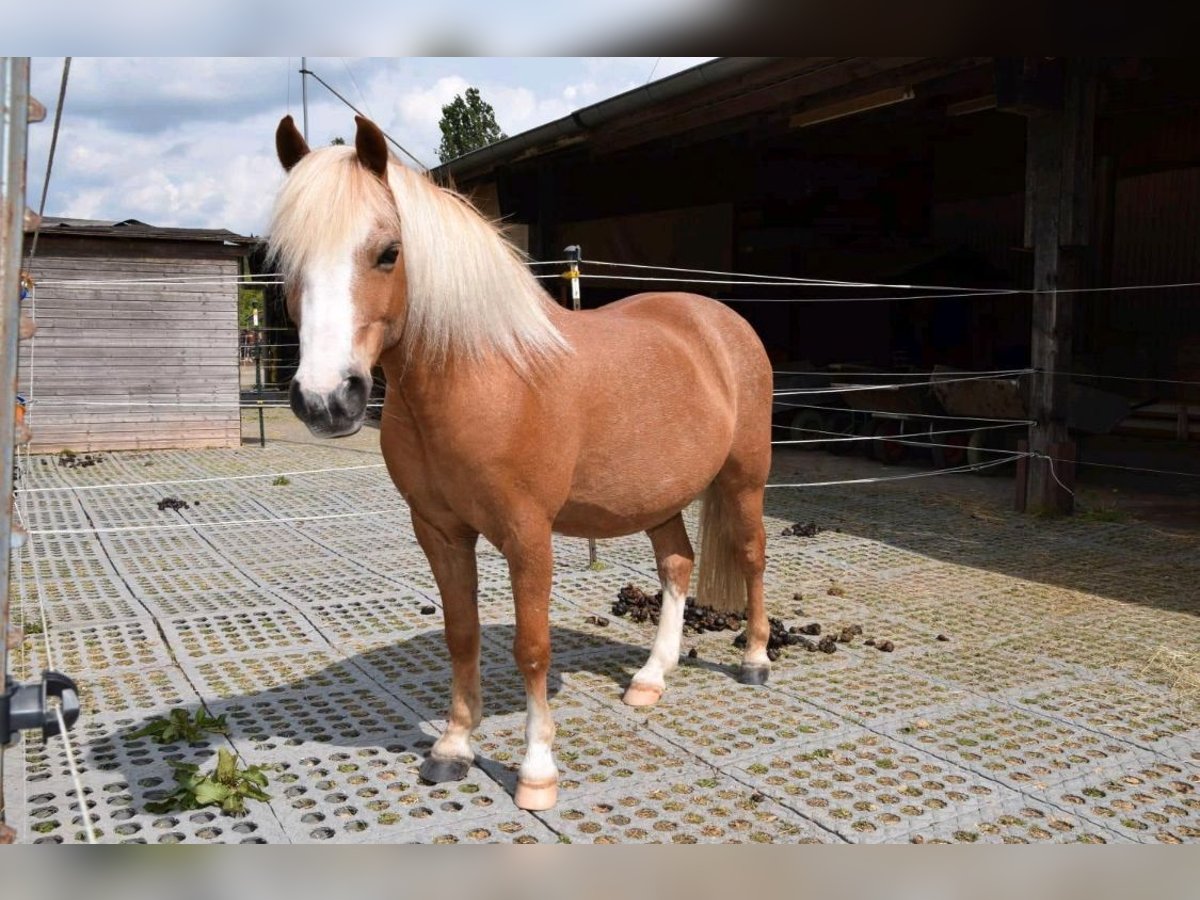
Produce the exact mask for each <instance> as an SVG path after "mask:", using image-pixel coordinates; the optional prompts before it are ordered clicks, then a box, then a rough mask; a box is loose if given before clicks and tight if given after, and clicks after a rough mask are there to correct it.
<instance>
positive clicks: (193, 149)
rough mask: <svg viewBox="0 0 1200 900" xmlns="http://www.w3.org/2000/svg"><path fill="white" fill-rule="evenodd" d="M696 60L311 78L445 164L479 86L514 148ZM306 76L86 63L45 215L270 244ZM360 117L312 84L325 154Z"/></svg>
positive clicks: (35, 162) (474, 64) (412, 65)
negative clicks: (519, 139)
mask: <svg viewBox="0 0 1200 900" xmlns="http://www.w3.org/2000/svg"><path fill="white" fill-rule="evenodd" d="M696 61H698V60H676V59H663V60H660V61H658V65H657V68H655V60H654V59H653V58H650V57H638V58H617V59H607V58H591V59H583V60H575V59H546V60H529V59H511V60H510V59H497V60H474V59H461V60H456V59H401V60H390V59H389V60H366V61H364V60H356V61H354V63H353V69H354V70H357V71H356V75H355V76H354V79H353V81H351V79H350V78H349V77H348V76H347V75H346V73H347V72H348V71H349V69H348V67H347V66H348V65H349V64H346V65H343V61H339V60H317V61H315V62H314V61H313V60H310V66H312V67H313V69H314V70H315V71H319V72H321V74H322V75H323V77H325V78H326V79H327V80H329V81H330V82H331V83H334V84H335V86H337V87H338V89H339V90H341V91H342V92H343V93H344V94H346V96H347V97H348V98H349V99H351V100H352V101H353V102H354V103H356V105H359V106H361V107H363V108H364V110H365V111H367V112H368V113H369V114H370V115H372V116H373V117H374V118H375V119H376V121H377V122H379V124H380V125H381V126H382V127H384V128H385V129H386V130H387V131H388V132H389V133H390V134H392V135H393V136H394V137H395V138H396V139H397V140H398V141H400V142H401V143H402V144H403V145H404V146H405V147H407V148H409V149H410V150H411V151H412V152H413V153H415V154H416V155H417V156H418V157H420V158H421V159H423V160H424V161H426V162H429V163H436V148H437V145H438V142H439V140H440V137H441V135H440V132H439V130H438V121H439V119H440V117H441V109H442V106H444V105H445V104H447V103H449V102H450V101H451V100H452V99H453V98H454V96H455V95H456V94H461V93H462V92H464V91H465V90H466V89H467V87H469V86H472V85H474V86H476V87H478V88H479V89H480V92H481V94H482V95H483V97H484V99H485V100H487V101H488V102H489V103H491V104H492V106H493V107H494V108H495V111H496V118H497V121H498V122H499V124H500V127H501V128H503V129H504V131H505V132H506V133H507V134H509V135H513V134H517V133H519V132H522V131H525V130H527V129H529V128H533V127H536V126H538V125H541V124H543V123H545V122H548V121H551V120H553V119H556V118H559V117H561V116H565V115H567V114H568V113H570V112H571V111H572V110H575V109H578V108H579V107H581V106H586V105H588V104H590V103H595V102H597V101H599V100H601V99H603V98H605V97H608V96H612V95H614V94H616V93H619V92H620V91H622V90H626V89H628V88H630V87H634V86H638V85H640V84H642V83H644V82H645V80H646V78H647V77H648V76H649V75H650V72H651V70H652V69H654V73H655V74H654V77H655V78H656V79H657V78H659V77H662V76H663V75H665V74H669V73H671V72H673V71H678V70H679V69H681V68H684V67H686V66H687V65H692V64H694V63H695V62H696ZM60 63H61V61H60V60H56V59H49V60H37V61H35V64H34V84H33V92H34V95H35V96H38V97H39V98H40V99H42V100H43V101H44V102H47V101H49V102H47V105H48V106H51V107H52V105H53V100H54V98H55V97H56V96H57V90H58V77H59V71H60V69H59V66H60ZM298 67H299V60H298V59H296V58H292V59H291V60H290V61H289V60H285V59H282V58H275V59H193V58H182V59H169V60H162V59H77V60H75V61H74V63H73V66H72V71H71V82H70V89H69V92H68V97H67V103H66V107H65V115H64V118H63V130H62V133H61V135H60V138H59V144H58V158H57V160H56V162H55V169H54V175H53V179H52V183H51V191H50V197H49V202H48V204H47V209H46V212H47V214H49V215H69V216H78V217H81V218H103V219H124V218H137V219H142V220H144V221H146V222H150V223H152V224H155V225H165V226H170V225H177V226H190V227H210V228H230V229H233V230H235V231H240V232H244V233H259V234H261V233H262V232H263V231H264V229H265V227H266V221H267V216H268V214H269V210H270V205H271V202H272V200H273V197H274V193H275V190H276V188H277V186H278V184H279V183H280V181H281V180H282V173H281V171H280V169H279V165H278V163H277V162H276V160H275V151H274V132H275V127H276V125H277V123H278V121H279V117H280V116H281V115H282V114H283V113H284V112H287V111H290V112H292V113H294V114H295V115H296V116H297V120H299V118H300V116H299V112H300V91H299V82H298V76H297V75H296V71H295V70H296V69H297V68H298ZM289 73H290V74H289ZM289 78H290V82H289ZM354 82H357V85H355V84H354ZM289 84H290V87H289ZM359 88H361V94H360V92H359ZM51 113H53V109H51ZM352 116H353V113H352V112H351V111H349V110H347V109H346V108H345V107H344V106H343V105H342V104H341V103H340V102H339V101H338V100H336V99H335V98H333V97H332V96H330V95H329V94H328V93H327V92H326V91H325V90H324V89H323V88H321V87H320V86H319V85H317V84H315V83H310V86H309V124H310V131H309V133H310V139H311V142H312V143H313V144H314V145H319V144H324V143H328V142H329V140H330V139H332V138H333V137H335V136H340V137H343V138H345V139H346V140H352V139H353V128H354V124H353V118H352ZM50 121H51V119H48V120H47V121H46V122H45V123H42V124H40V125H35V126H33V128H31V130H30V165H29V196H30V198H31V199H30V201H29V202H30V205H36V202H37V198H38V196H39V193H40V190H41V181H42V173H43V171H44V168H45V160H46V154H47V152H48V148H49V143H50V134H51V128H50Z"/></svg>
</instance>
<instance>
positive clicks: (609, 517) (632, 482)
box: [554, 452, 725, 538]
mask: <svg viewBox="0 0 1200 900" xmlns="http://www.w3.org/2000/svg"><path fill="white" fill-rule="evenodd" d="M705 456H706V457H708V458H704V459H696V458H693V459H690V460H688V462H687V464H683V461H682V460H675V462H676V463H678V464H677V465H674V466H666V465H662V463H663V462H665V460H661V461H656V462H658V463H659V464H657V465H646V464H645V463H644V462H643V463H642V464H639V465H632V466H629V465H625V466H622V465H612V466H603V467H601V468H599V469H597V470H592V471H587V470H584V471H581V472H577V478H576V482H575V484H574V485H573V486H572V490H571V493H570V496H569V497H568V498H567V502H566V503H565V504H564V505H563V506H562V508H561V509H560V510H559V513H558V515H557V516H556V517H555V519H554V530H555V531H557V532H559V533H560V534H567V535H572V536H575V537H595V538H605V537H618V536H620V535H625V534H634V533H636V532H639V531H645V530H646V529H648V528H653V527H655V526H656V525H661V524H662V523H663V522H665V521H666V520H667V519H669V518H671V517H672V516H673V515H675V514H676V513H678V512H679V511H680V510H681V509H683V508H684V507H686V506H687V505H688V504H689V503H691V502H692V501H693V500H695V499H696V497H697V496H698V495H699V494H700V492H701V491H703V490H704V489H705V488H706V487H708V485H709V483H710V482H711V481H712V479H713V478H714V477H715V476H716V474H717V471H718V470H719V469H720V467H721V465H722V463H723V462H724V459H725V454H724V453H721V452H716V453H711V454H705Z"/></svg>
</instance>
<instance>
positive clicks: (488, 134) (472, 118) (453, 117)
mask: <svg viewBox="0 0 1200 900" xmlns="http://www.w3.org/2000/svg"><path fill="white" fill-rule="evenodd" d="M438 128H440V129H441V130H442V142H441V143H440V144H438V150H437V154H438V159H439V160H441V161H442V162H449V161H450V160H452V159H454V158H456V157H459V156H462V155H463V154H464V153H470V152H471V151H472V150H478V149H479V148H480V147H486V146H487V145H488V144H494V143H496V141H502V140H504V139H505V138H506V137H507V136H508V135H506V134H505V133H504V132H503V131H501V130H500V126H499V125H497V124H496V113H495V111H494V110H493V109H492V105H491V104H490V103H486V102H484V99H483V98H482V97H480V96H479V89H478V88H473V87H472V88H467V92H466V93H465V94H458V95H457V96H455V98H454V99H453V100H452V101H450V103H448V104H446V105H445V106H443V107H442V120H441V121H440V122H438Z"/></svg>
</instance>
